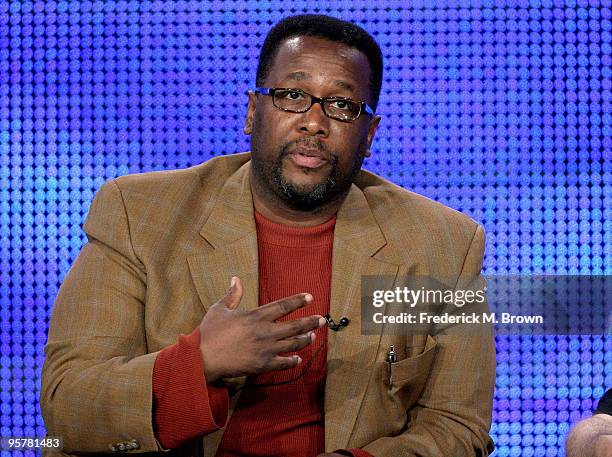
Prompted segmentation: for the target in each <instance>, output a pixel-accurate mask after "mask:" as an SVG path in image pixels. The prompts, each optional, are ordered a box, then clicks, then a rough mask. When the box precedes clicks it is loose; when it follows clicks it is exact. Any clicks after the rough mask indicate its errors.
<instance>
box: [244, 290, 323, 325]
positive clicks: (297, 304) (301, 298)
mask: <svg viewBox="0 0 612 457" xmlns="http://www.w3.org/2000/svg"><path fill="white" fill-rule="evenodd" d="M311 302H312V295H310V294H297V295H292V296H291V297H285V298H281V299H280V300H276V301H273V302H270V303H267V304H265V305H262V306H260V307H259V308H257V309H256V310H254V311H253V312H256V313H257V314H258V315H259V316H260V317H261V318H262V319H264V320H266V321H269V322H272V321H275V320H276V319H280V318H281V317H283V316H286V315H287V314H289V313H290V312H292V311H295V310H296V309H298V308H301V307H302V306H305V305H307V304H308V303H311Z"/></svg>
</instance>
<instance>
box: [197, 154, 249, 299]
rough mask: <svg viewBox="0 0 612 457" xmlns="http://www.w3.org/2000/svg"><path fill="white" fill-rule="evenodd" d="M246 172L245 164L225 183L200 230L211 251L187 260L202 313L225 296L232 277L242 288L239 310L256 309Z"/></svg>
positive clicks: (247, 175) (247, 171)
mask: <svg viewBox="0 0 612 457" xmlns="http://www.w3.org/2000/svg"><path fill="white" fill-rule="evenodd" d="M249 169H250V165H249V162H247V163H246V164H244V165H243V166H242V167H240V169H238V171H236V172H235V173H234V174H233V175H232V176H231V177H230V178H229V179H228V180H227V181H226V183H225V185H224V186H223V188H222V189H221V191H220V193H219V196H218V197H217V200H216V202H215V205H214V207H213V210H212V211H211V214H210V216H209V217H208V219H207V220H206V222H205V223H204V225H203V227H202V229H201V230H200V235H201V236H202V237H203V238H204V239H206V241H207V242H208V243H209V244H210V246H211V248H210V250H208V251H207V252H204V253H198V254H195V255H192V256H189V257H188V259H187V261H188V263H189V270H190V272H191V276H192V279H193V282H194V284H195V287H196V290H197V292H198V295H199V297H200V300H201V302H202V305H203V307H204V310H205V311H207V310H208V308H209V307H210V306H211V305H213V304H214V303H216V302H217V301H218V300H220V299H221V298H222V297H223V296H224V295H225V294H226V293H227V290H228V288H229V284H230V279H231V277H232V276H239V277H240V279H241V280H242V283H243V286H244V294H243V297H242V301H241V303H240V306H241V308H243V309H247V308H256V307H257V306H258V294H259V291H258V266H257V265H258V264H257V230H256V228H255V218H254V216H253V201H252V196H251V189H250V186H249Z"/></svg>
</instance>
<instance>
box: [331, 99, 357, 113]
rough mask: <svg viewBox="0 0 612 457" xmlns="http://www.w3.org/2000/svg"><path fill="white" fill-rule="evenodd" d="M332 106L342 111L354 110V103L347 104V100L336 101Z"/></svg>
mask: <svg viewBox="0 0 612 457" xmlns="http://www.w3.org/2000/svg"><path fill="white" fill-rule="evenodd" d="M331 106H332V107H334V108H338V109H341V110H348V111H351V110H353V106H352V103H350V102H347V101H346V100H334V101H332V102H331Z"/></svg>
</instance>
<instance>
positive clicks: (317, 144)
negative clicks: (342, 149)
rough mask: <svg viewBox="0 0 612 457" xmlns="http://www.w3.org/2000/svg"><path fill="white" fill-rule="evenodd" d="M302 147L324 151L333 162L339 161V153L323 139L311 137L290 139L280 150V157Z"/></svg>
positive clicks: (325, 155)
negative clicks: (326, 144) (331, 148)
mask: <svg viewBox="0 0 612 457" xmlns="http://www.w3.org/2000/svg"><path fill="white" fill-rule="evenodd" d="M297 147H301V148H304V149H316V150H318V151H320V152H321V153H322V155H323V156H324V157H329V161H330V162H331V163H332V164H335V163H336V162H337V161H338V155H337V154H336V153H335V152H334V151H332V150H330V149H329V148H328V147H327V146H325V144H324V143H323V142H322V141H321V140H315V139H309V138H299V139H297V140H294V141H290V142H288V143H285V144H284V145H283V146H282V147H281V148H280V151H279V154H278V158H279V159H283V158H284V157H285V156H287V155H289V151H291V150H293V149H295V148H297Z"/></svg>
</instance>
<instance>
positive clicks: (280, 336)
mask: <svg viewBox="0 0 612 457" xmlns="http://www.w3.org/2000/svg"><path fill="white" fill-rule="evenodd" d="M242 293H243V289H242V283H241V282H240V278H237V277H234V278H232V284H231V287H230V289H229V291H228V293H227V295H225V297H223V298H222V299H221V300H219V301H218V302H217V303H215V304H214V305H212V306H211V307H210V309H209V310H208V312H207V313H206V315H205V316H204V318H203V319H202V322H201V323H200V335H201V336H200V351H201V352H202V358H203V360H204V376H205V378H206V382H208V383H211V382H214V381H217V380H219V379H222V378H233V377H236V376H244V375H249V374H254V373H261V372H263V371H270V370H286V369H288V368H293V367H295V366H296V365H298V364H299V363H300V362H301V359H300V357H299V356H297V355H294V356H291V357H282V356H279V355H278V354H279V353H283V352H294V351H298V350H300V349H302V348H303V347H305V346H308V345H309V344H310V343H312V342H313V341H314V338H315V334H314V332H312V331H311V330H314V329H317V328H319V327H322V326H323V325H325V324H326V321H325V318H324V317H322V316H318V315H314V316H308V317H303V318H300V319H295V320H292V321H288V322H275V321H276V320H277V319H279V318H281V317H283V316H285V315H286V314H289V313H290V312H292V311H294V310H296V309H298V308H301V307H302V306H305V305H306V304H308V303H310V302H312V295H310V294H306V293H304V294H298V295H293V296H291V297H286V298H283V299H280V300H278V301H275V302H272V303H268V304H266V305H263V306H259V307H258V308H256V309H251V310H248V311H243V310H238V309H236V308H237V307H238V305H239V304H240V300H241V299H242Z"/></svg>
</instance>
